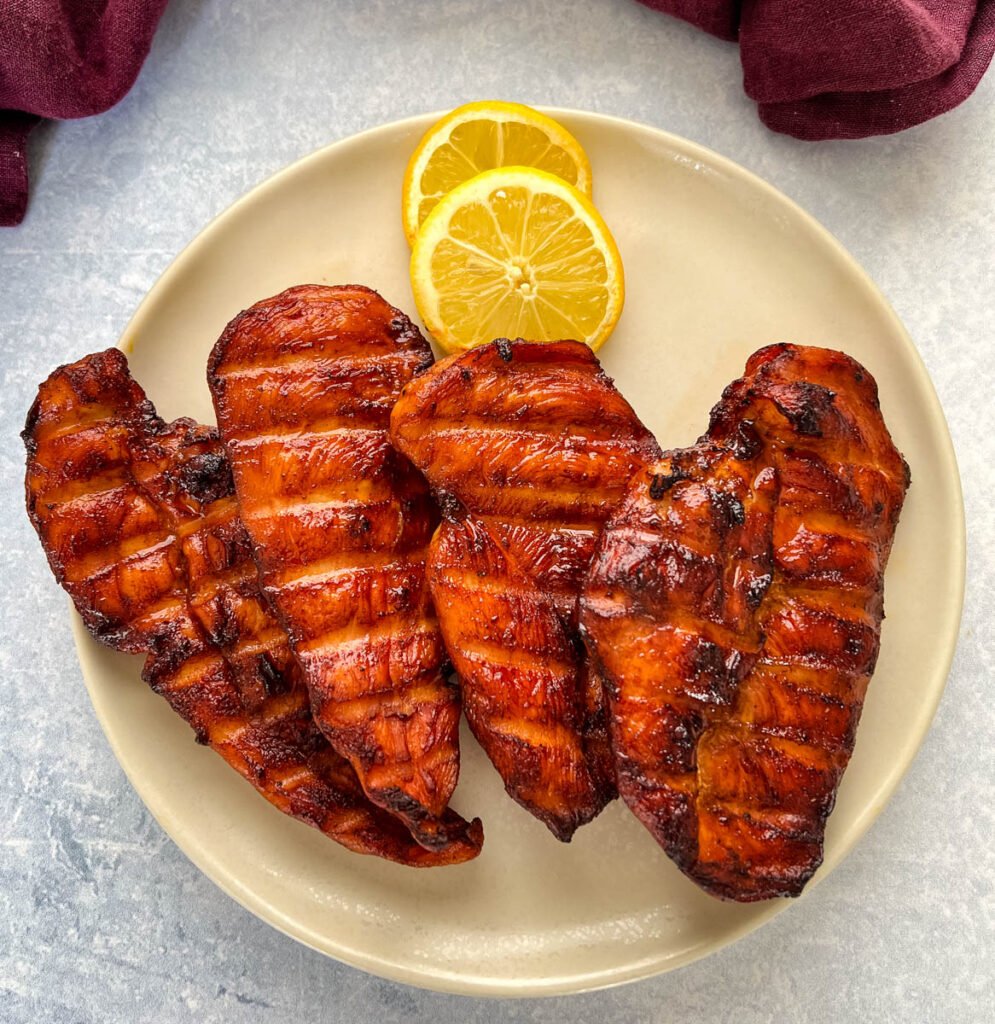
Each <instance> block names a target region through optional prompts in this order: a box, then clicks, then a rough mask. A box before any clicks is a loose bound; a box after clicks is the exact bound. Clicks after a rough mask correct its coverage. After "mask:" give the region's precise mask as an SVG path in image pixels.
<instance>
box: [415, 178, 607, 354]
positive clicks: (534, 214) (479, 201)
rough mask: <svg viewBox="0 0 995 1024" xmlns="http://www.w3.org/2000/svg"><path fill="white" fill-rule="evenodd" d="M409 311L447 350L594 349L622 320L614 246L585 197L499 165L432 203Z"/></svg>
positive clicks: (419, 242)
mask: <svg viewBox="0 0 995 1024" xmlns="http://www.w3.org/2000/svg"><path fill="white" fill-rule="evenodd" d="M411 286H412V290H413V292H414V297H415V304H416V305H417V307H418V312H419V314H420V315H421V318H422V321H423V322H424V324H425V326H426V327H427V328H428V330H429V332H430V333H431V334H432V335H433V337H434V338H435V339H436V340H437V341H438V343H439V344H440V345H441V346H442V347H443V348H444V349H445V350H446V351H447V352H461V351H465V350H466V349H469V348H473V347H474V346H476V345H481V344H484V343H486V342H488V341H492V340H493V339H494V338H502V337H508V338H525V339H527V340H529V341H558V340H561V339H564V338H573V339H575V340H577V341H583V342H586V343H587V344H588V345H590V346H591V347H592V348H594V349H597V348H598V347H599V346H600V345H601V344H602V343H603V342H604V340H605V339H606V338H607V337H608V335H609V334H610V333H611V332H612V329H613V328H614V327H615V324H616V323H617V322H618V318H619V316H620V315H621V312H622V304H623V301H624V298H625V281H624V274H623V270H622V260H621V257H620V256H619V253H618V248H617V247H616V245H615V242H614V240H613V238H612V236H611V233H610V232H609V230H608V228H607V226H606V225H605V222H604V221H603V220H602V218H601V215H600V214H599V213H598V212H597V210H595V208H594V206H593V205H592V203H591V201H590V199H588V198H587V196H585V195H583V194H582V193H581V192H579V191H578V190H577V189H575V188H573V187H572V186H571V185H568V184H567V183H566V182H565V181H563V180H562V179H560V178H558V177H556V176H555V175H553V174H550V173H548V172H546V171H541V170H538V169H536V168H533V167H501V168H498V169H495V170H491V171H485V172H484V173H483V174H479V175H477V176H476V177H474V178H471V179H470V180H469V181H466V182H464V183H463V184H462V185H458V186H457V187H456V188H455V189H453V190H452V191H451V192H450V193H449V194H448V195H447V196H445V197H444V198H443V199H441V200H440V201H439V203H438V204H437V205H436V206H435V208H434V209H433V210H432V212H431V213H430V214H429V216H428V217H427V218H426V220H425V223H424V224H423V225H422V227H421V229H420V231H419V232H418V235H417V237H416V239H415V244H414V248H413V250H412V253H411Z"/></svg>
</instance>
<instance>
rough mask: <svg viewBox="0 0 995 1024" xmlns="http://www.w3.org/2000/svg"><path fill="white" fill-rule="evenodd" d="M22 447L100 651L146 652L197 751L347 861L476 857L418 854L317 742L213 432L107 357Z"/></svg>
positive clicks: (71, 374)
mask: <svg viewBox="0 0 995 1024" xmlns="http://www.w3.org/2000/svg"><path fill="white" fill-rule="evenodd" d="M24 442H25V445H26V447H27V453H28V460H27V480H26V490H27V505H28V514H29V516H30V518H31V521H32V523H33V524H34V526H35V529H36V530H37V532H38V535H39V537H40V539H41V541H42V545H43V547H44V549H45V553H46V555H47V556H48V560H49V564H50V565H51V567H52V571H53V572H54V573H55V576H56V578H57V579H58V581H59V582H60V583H61V584H62V585H63V586H64V587H65V589H66V590H67V591H68V592H69V594H70V596H71V597H72V599H73V603H74V604H75V606H76V608H77V610H78V611H79V613H80V615H81V616H82V617H83V621H84V622H85V624H86V626H87V627H88V629H89V630H90V632H91V633H92V634H93V635H94V636H95V637H96V638H97V639H99V640H101V641H102V642H103V643H106V644H108V645H109V646H111V647H114V648H116V649H118V650H121V651H128V652H131V653H144V654H146V655H147V657H146V662H145V668H144V672H143V675H144V678H145V679H146V681H147V682H148V683H149V684H150V685H151V686H152V688H153V689H154V690H156V691H157V692H159V693H160V694H162V695H163V696H164V697H165V698H166V700H167V701H168V702H169V704H170V705H171V707H172V708H173V709H174V710H175V711H176V712H178V713H179V714H180V715H181V716H182V717H183V718H184V719H185V720H186V721H187V722H188V723H189V724H190V725H191V726H192V727H193V729H194V731H195V733H196V736H197V739H198V741H199V742H201V743H207V744H209V745H210V746H211V747H212V748H213V749H214V750H216V751H217V752H218V753H219V754H220V755H221V756H222V757H223V758H224V759H225V760H226V761H227V762H228V763H229V764H230V765H231V766H232V767H233V768H235V770H236V771H238V772H239V774H241V775H242V776H243V777H245V778H246V779H247V780H248V781H249V782H250V783H251V784H252V785H253V786H254V787H255V789H256V790H257V791H258V792H259V793H260V794H262V795H263V796H264V797H265V798H266V799H267V800H269V801H270V802H271V803H272V804H274V805H275V806H277V807H278V808H279V809H280V810H282V811H284V812H285V813H287V814H290V815H291V816H293V817H295V818H298V819H300V820H302V821H305V822H307V823H308V824H310V825H313V826H315V827H316V828H318V829H320V830H321V831H322V832H324V833H325V834H326V835H328V836H329V837H330V838H332V839H334V840H336V841H337V842H339V843H341V844H342V845H343V846H346V847H347V848H349V849H350V850H354V851H356V852H358V853H366V854H373V855H376V856H379V857H385V858H387V859H389V860H393V861H397V862H399V863H402V864H410V865H417V866H431V865H437V864H450V863H458V862H460V861H464V860H467V859H469V858H471V857H473V856H475V855H476V853H477V852H478V851H479V847H480V842H479V840H480V837H479V833H478V834H476V835H468V837H467V840H466V841H463V842H455V843H452V844H450V845H449V846H447V847H445V848H444V849H441V850H439V851H437V852H431V851H428V850H425V849H424V848H423V847H422V846H420V845H419V844H418V843H416V842H415V841H414V840H413V839H412V837H411V835H410V834H409V832H408V830H407V829H406V828H405V827H404V826H403V825H402V823H401V822H399V821H398V820H397V819H396V818H395V817H393V816H392V815H390V814H388V813H386V812H385V811H383V810H381V809H379V808H377V807H375V806H374V805H373V804H371V803H370V802H369V801H368V800H367V798H366V796H365V795H364V793H363V790H362V788H361V786H360V784H359V781H358V779H357V778H356V775H355V772H354V771H353V770H352V768H351V767H350V765H349V764H348V762H347V761H346V760H345V759H344V758H342V757H341V756H340V755H339V754H337V753H336V752H335V751H334V750H333V749H332V748H331V747H330V746H329V744H328V742H327V741H326V740H325V738H324V737H323V736H322V734H321V732H320V731H319V730H318V728H317V726H316V725H315V723H314V720H313V718H312V716H311V712H310V707H309V704H308V697H307V691H306V688H305V687H304V685H303V682H302V680H301V678H300V674H299V672H298V670H297V666H296V664H295V662H294V660H293V658H292V657H291V654H290V650H289V646H288V643H287V638H286V634H285V633H284V632H283V630H282V629H281V628H280V627H279V624H278V623H277V622H276V620H275V619H274V618H273V616H272V614H271V613H270V612H269V610H268V609H267V607H266V604H265V602H264V601H263V600H262V595H261V592H260V590H259V585H258V582H257V578H256V569H255V565H254V564H253V562H252V560H251V556H250V546H249V542H248V537H247V536H246V534H245V532H244V530H243V528H242V525H241V523H240V521H239V519H238V515H237V508H236V504H235V499H234V494H233V488H232V480H231V473H230V469H229V466H228V463H227V460H226V458H225V456H224V452H223V451H222V449H221V445H220V441H219V440H218V436H217V433H216V431H214V430H213V428H208V427H202V426H198V425H197V424H195V423H193V422H192V421H190V420H177V421H176V422H175V423H172V424H166V423H164V422H163V421H162V420H161V419H159V417H158V416H157V415H156V413H155V410H154V409H153V407H152V405H151V404H150V403H149V402H148V401H147V399H146V397H145V395H144V393H143V392H142V390H141V388H140V387H139V386H138V384H136V383H135V381H134V380H133V379H132V378H131V376H130V374H129V372H128V366H127V361H126V359H125V357H124V356H123V355H122V354H121V353H120V352H119V351H117V350H116V349H110V350H108V351H106V352H102V353H99V354H96V355H92V356H88V357H86V358H85V359H82V360H80V361H79V362H77V363H74V364H72V365H71V366H65V367H62V368H60V369H58V370H56V371H55V372H54V373H53V374H52V375H51V376H50V377H49V379H48V380H47V381H45V383H44V384H42V386H41V388H40V389H39V394H38V398H37V400H36V401H35V403H34V405H33V406H32V408H31V411H30V413H29V415H28V420H27V425H26V428H25V431H24ZM450 819H451V820H450V826H451V827H452V828H453V830H454V831H458V830H459V828H460V827H462V828H463V829H466V824H465V822H461V819H458V818H457V817H456V816H455V815H454V814H452V813H451V812H450Z"/></svg>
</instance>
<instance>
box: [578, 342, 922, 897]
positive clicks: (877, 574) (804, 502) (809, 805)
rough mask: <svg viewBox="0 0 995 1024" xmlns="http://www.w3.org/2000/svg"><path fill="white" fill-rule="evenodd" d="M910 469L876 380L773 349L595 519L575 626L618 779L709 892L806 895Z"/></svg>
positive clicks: (822, 359) (876, 624) (805, 352)
mask: <svg viewBox="0 0 995 1024" xmlns="http://www.w3.org/2000/svg"><path fill="white" fill-rule="evenodd" d="M908 482H909V475H908V468H907V466H906V465H905V462H904V460H903V459H902V457H901V455H900V454H899V452H898V451H897V449H896V448H895V446H894V444H893V443H892V441H891V437H890V436H889V434H888V430H887V428H886V427H885V424H884V421H883V419H882V417H881V413H880V410H879V406H878V397H877V387H876V385H875V383H874V381H873V379H872V378H871V376H870V374H869V373H868V372H867V371H866V370H864V369H863V368H862V367H861V366H860V365H859V364H858V363H856V362H855V361H854V360H853V359H851V358H849V357H848V356H846V355H843V354H842V353H840V352H833V351H829V350H826V349H817V348H802V347H798V346H794V345H776V346H771V347H769V348H765V349H761V350H760V351H759V352H757V353H756V354H754V355H753V356H752V357H751V359H750V360H749V362H748V364H747V367H746V374H745V376H744V377H743V378H741V379H740V380H738V381H736V382H735V383H733V384H732V385H730V386H729V387H728V388H727V389H726V391H725V392H724V394H723V396H722V400H721V401H720V402H719V404H718V405H717V406H716V407H715V409H714V410H713V411H712V417H711V423H710V426H709V430H708V433H707V434H706V435H705V436H704V437H703V438H702V439H701V440H700V441H699V442H698V444H697V445H696V446H695V447H693V448H689V449H686V450H683V451H675V452H670V453H668V454H667V455H666V456H665V457H664V458H663V459H662V460H661V461H660V462H658V463H657V464H656V465H654V466H651V467H650V468H649V469H648V470H645V471H644V472H640V473H638V474H637V475H636V476H635V477H634V478H633V480H632V483H631V486H630V488H629V492H628V494H627V495H626V498H625V500H624V502H623V503H622V505H621V506H620V507H619V509H618V511H617V512H616V513H615V514H614V515H613V516H612V518H611V520H610V521H609V522H608V524H607V526H606V528H605V531H604V533H603V535H602V538H601V541H600V543H599V545H598V550H597V553H596V555H595V558H594V561H593V563H592V565H591V568H590V573H589V576H588V580H587V583H586V586H585V590H584V593H583V596H582V599H581V625H582V629H583V631H584V634H585V639H586V641H587V643H588V644H589V646H590V648H591V649H592V651H593V653H594V654H595V656H596V658H597V660H598V662H599V664H600V665H601V667H602V669H603V671H604V672H605V675H606V679H607V687H606V689H607V692H608V695H609V703H610V707H611V729H612V738H613V742H614V747H615V750H616V754H617V767H618V782H619V791H620V793H621V795H622V797H623V799H624V800H625V801H626V803H627V804H628V805H629V807H630V808H632V810H633V811H634V812H635V814H636V815H637V817H639V819H640V820H641V821H642V822H643V823H644V824H645V825H646V827H647V828H648V829H649V830H650V832H652V834H653V835H654V836H655V837H656V839H657V840H658V841H659V842H660V844H661V845H662V846H663V848H664V849H665V850H666V851H667V853H668V854H669V855H670V856H671V857H672V858H673V859H674V860H675V861H676V862H677V864H678V865H679V866H680V868H681V869H682V870H683V871H684V872H685V873H686V874H687V875H688V876H689V877H690V878H692V879H693V880H694V881H695V882H697V883H698V884H699V885H700V886H702V888H704V889H706V890H707V891H708V892H710V893H712V894H714V895H716V896H720V897H722V898H725V899H733V900H741V901H752V900H760V899H766V898H769V897H773V896H793V895H797V894H798V893H799V892H800V891H801V889H802V887H803V886H804V885H805V883H806V882H807V881H808V879H809V878H810V877H811V876H812V874H813V873H814V871H815V870H816V868H817V867H818V866H819V864H820V863H821V861H822V848H823V834H824V830H825V822H826V818H827V817H828V815H829V813H830V811H831V809H832V806H833V802H834V800H835V796H836V789H837V786H838V785H839V782H840V778H841V776H842V774H843V770H844V769H845V767H846V764H847V761H848V760H849V757H850V753H851V751H852V749H853V743H854V736H855V731H856V728H857V722H858V719H859V717H860V711H861V707H862V704H863V699H864V694H865V691H866V688H867V684H868V681H869V679H870V676H871V673H872V672H873V670H874V664H875V661H876V659H877V654H878V642H879V636H880V627H881V619H882V616H883V600H882V598H883V576H884V569H885V565H886V563H887V560H888V553H889V551H890V548H891V542H892V538H893V536H894V531H895V526H896V524H897V522H898V516H899V513H900V511H901V508H902V502H903V500H904V496H905V491H906V489H907V487H908Z"/></svg>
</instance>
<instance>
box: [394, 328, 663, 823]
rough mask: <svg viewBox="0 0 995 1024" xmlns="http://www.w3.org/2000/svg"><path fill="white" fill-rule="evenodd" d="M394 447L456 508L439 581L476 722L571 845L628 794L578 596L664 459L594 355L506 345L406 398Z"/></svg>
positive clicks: (567, 348) (534, 808) (441, 544)
mask: <svg viewBox="0 0 995 1024" xmlns="http://www.w3.org/2000/svg"><path fill="white" fill-rule="evenodd" d="M391 438H392V440H393V442H394V444H395V446H396V447H397V448H398V449H399V450H400V451H402V452H403V453H404V454H405V455H407V456H408V457H409V458H410V459H411V461H412V462H413V463H414V464H415V466H417V467H418V468H419V469H420V470H421V471H422V472H423V473H424V474H425V476H426V477H427V478H428V481H429V483H430V484H431V486H432V489H433V491H434V493H435V495H436V497H437V499H438V500H439V503H440V505H441V507H442V510H443V521H442V524H441V525H440V527H439V529H438V532H437V533H436V536H435V538H434V540H433V542H432V549H431V553H430V556H429V570H428V571H429V582H430V585H431V588H432V597H433V599H434V601H435V606H436V610H437V611H438V614H439V621H440V623H441V626H442V633H443V636H444V638H445V641H446V647H447V649H448V650H449V653H450V656H451V657H452V659H453V663H454V665H455V667H456V670H457V673H458V675H459V678H460V681H461V685H462V692H463V704H464V709H465V711H466V715H467V720H468V721H469V723H470V727H471V729H472V730H473V732H474V735H475V736H476V737H477V739H478V740H479V741H480V743H481V745H482V746H483V748H484V750H485V751H486V752H487V754H488V756H489V757H490V759H491V761H492V762H493V763H494V765H495V767H496V768H497V770H498V772H499V773H500V774H501V777H502V779H503V780H504V783H505V787H506V789H507V791H508V793H509V794H510V795H511V796H512V797H513V798H514V799H515V800H517V801H518V802H519V803H520V804H522V806H524V807H525V808H527V809H528V810H529V811H531V812H532V813H533V814H534V815H535V816H536V817H537V818H539V819H540V820H541V821H543V822H544V823H545V824H546V825H547V826H548V827H549V829H550V830H551V831H552V832H553V834H554V835H556V836H557V837H558V838H559V839H562V840H568V839H569V838H570V837H571V836H572V834H573V832H574V831H575V829H576V828H577V827H578V826H580V825H582V824H584V823H585V822H587V821H590V820H591V819H592V818H594V817H595V816H596V815H597V814H598V813H599V811H600V810H601V809H602V807H604V805H605V804H606V803H607V802H608V801H609V800H611V799H613V798H614V796H615V783H614V770H613V762H612V756H611V751H610V749H609V746H608V735H607V729H606V722H605V711H604V701H603V696H602V685H601V680H600V678H599V677H598V676H597V674H596V673H594V672H592V671H591V669H590V666H589V665H588V664H587V661H586V658H585V657H584V651H583V647H582V645H581V643H580V641H579V637H578V635H577V598H578V594H579V591H580V584H581V580H582V577H583V574H584V571H585V569H586V568H587V565H588V562H589V561H590V559H591V555H592V553H593V551H594V546H595V543H596V541H597V538H598V535H599V533H600V530H601V525H602V524H603V522H604V521H605V519H606V518H607V516H608V515H609V513H610V511H611V509H612V508H613V507H614V505H615V504H616V503H617V501H618V500H619V499H620V498H621V496H622V494H623V493H624V489H625V484H626V482H627V481H628V479H629V477H630V476H631V475H632V473H633V471H634V470H635V469H636V468H637V467H639V466H641V465H644V464H645V463H646V462H648V461H649V460H651V459H654V458H657V457H658V456H659V454H660V451H659V448H657V446H656V442H655V441H654V440H653V438H652V436H651V435H650V434H649V432H648V431H647V430H646V428H645V427H644V426H643V425H642V424H641V423H640V422H639V420H638V418H637V417H636V415H635V413H634V412H633V411H632V409H631V408H630V406H629V405H628V403H627V402H626V401H625V399H624V398H622V396H621V395H620V394H619V393H618V391H617V390H616V389H615V387H614V386H613V384H612V382H611V381H610V380H609V379H608V378H607V377H606V376H605V375H604V373H603V372H602V371H601V367H600V365H599V363H598V360H597V358H596V357H595V356H594V354H593V353H592V352H591V350H590V349H589V348H587V347H586V346H585V345H581V344H579V343H577V342H572V341H565V342H557V343H552V344H531V343H527V342H522V341H518V342H510V341H506V340H502V341H497V342H494V343H492V344H490V345H484V346H482V347H480V348H476V349H473V350H471V351H470V352H467V353H465V354H462V355H459V356H454V357H452V358H450V359H447V360H445V361H443V362H441V363H439V364H437V365H436V366H435V367H433V368H432V369H431V370H430V371H428V372H427V373H425V374H424V375H423V376H421V377H417V378H416V379H415V380H413V381H412V382H411V383H410V384H409V385H407V387H406V388H405V389H404V391H403V393H402V395H401V398H400V399H399V401H398V403H397V405H396V407H395V409H394V413H393V416H392V417H391Z"/></svg>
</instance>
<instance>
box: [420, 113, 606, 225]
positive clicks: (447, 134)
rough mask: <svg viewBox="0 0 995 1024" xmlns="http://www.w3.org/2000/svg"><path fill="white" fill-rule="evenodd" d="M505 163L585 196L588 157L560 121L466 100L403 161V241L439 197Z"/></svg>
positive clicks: (504, 165) (589, 174)
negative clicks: (553, 177)
mask: <svg viewBox="0 0 995 1024" xmlns="http://www.w3.org/2000/svg"><path fill="white" fill-rule="evenodd" d="M506 166H525V167H537V168H539V169H541V170H545V171H549V172H550V173H551V174H555V175H556V176H557V177H560V178H562V179H563V180H564V181H566V182H568V183H569V184H571V185H574V186H576V187H577V188H578V189H579V190H580V191H581V192H584V193H586V194H587V195H590V194H591V164H590V161H589V160H588V159H587V154H586V153H585V152H584V150H583V147H582V146H581V144H580V143H579V142H578V141H577V140H576V139H575V138H574V137H573V136H572V135H571V134H570V133H569V132H568V131H567V130H566V128H564V127H563V125H561V124H559V123H558V122H556V121H554V120H553V119H552V118H551V117H547V116H546V115H545V114H540V113H539V111H538V110H533V109H532V108H531V107H526V106H524V105H523V104H521V103H505V102H503V101H500V100H483V101H481V102H479V103H467V104H465V105H464V106H462V107H457V108H456V109H455V110H453V111H451V112H450V113H448V114H446V116H445V117H443V118H442V119H441V120H439V121H437V122H436V123H435V124H434V125H433V126H432V127H431V128H430V129H429V130H428V132H426V134H425V135H424V136H423V137H422V140H421V141H420V142H419V143H418V146H417V148H416V149H415V151H414V153H413V154H412V156H411V159H410V161H409V162H408V167H407V170H406V171H405V174H404V185H403V193H402V202H401V212H402V217H403V220H404V233H405V235H407V238H408V242H409V243H412V244H413V243H414V239H415V235H416V234H417V233H418V228H419V227H420V225H421V224H423V223H424V221H425V218H426V217H427V216H428V215H429V213H430V212H431V211H432V210H433V209H434V208H435V206H436V205H437V203H438V202H439V200H440V199H441V198H442V197H443V196H444V195H446V194H447V193H449V192H451V191H452V190H453V189H454V188H456V186H457V185H460V184H462V183H463V182H464V181H468V180H469V179H470V178H473V177H475V176H476V175H478V174H480V173H481V172H482V171H486V170H491V169H493V168H495V167H506Z"/></svg>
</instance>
